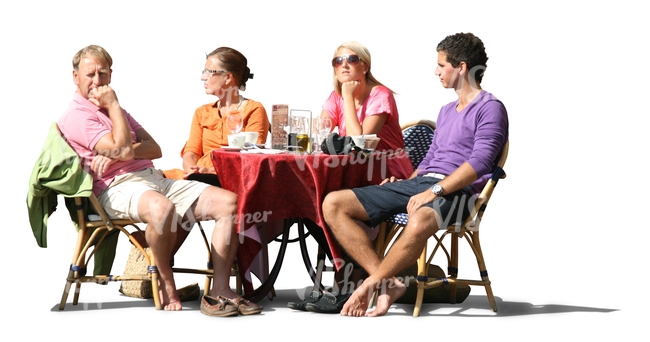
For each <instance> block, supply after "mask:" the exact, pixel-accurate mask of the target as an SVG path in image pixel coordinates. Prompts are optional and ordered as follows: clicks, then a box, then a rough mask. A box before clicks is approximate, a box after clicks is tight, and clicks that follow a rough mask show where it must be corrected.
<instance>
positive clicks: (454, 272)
mask: <svg viewBox="0 0 650 342" xmlns="http://www.w3.org/2000/svg"><path fill="white" fill-rule="evenodd" d="M450 238H451V263H450V264H449V265H448V267H447V273H448V274H449V278H451V279H456V278H458V233H455V232H454V233H452V234H451V237H450ZM449 304H456V283H455V282H453V281H452V282H450V283H449Z"/></svg>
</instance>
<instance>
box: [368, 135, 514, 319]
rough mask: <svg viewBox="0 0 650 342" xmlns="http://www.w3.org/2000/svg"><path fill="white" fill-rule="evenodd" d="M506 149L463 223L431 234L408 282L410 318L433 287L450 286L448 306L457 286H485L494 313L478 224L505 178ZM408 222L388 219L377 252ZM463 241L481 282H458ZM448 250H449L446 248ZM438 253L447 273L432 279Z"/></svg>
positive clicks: (403, 217)
mask: <svg viewBox="0 0 650 342" xmlns="http://www.w3.org/2000/svg"><path fill="white" fill-rule="evenodd" d="M508 149H509V142H506V145H505V147H504V149H503V151H502V152H501V156H500V157H499V161H498V163H497V166H495V168H494V170H493V172H492V176H491V178H490V179H489V181H488V183H487V184H486V185H485V187H484V188H483V190H482V191H481V193H480V194H479V196H478V198H477V200H476V203H475V204H474V208H473V210H472V211H471V212H470V215H469V217H468V218H467V219H466V220H465V221H464V222H462V223H456V224H454V225H449V226H448V227H447V229H443V230H440V231H439V232H438V233H436V234H434V235H433V238H434V239H435V245H434V247H433V249H432V251H431V253H430V254H427V245H425V246H424V249H423V250H422V253H421V254H420V257H419V258H418V260H417V268H418V274H417V277H415V280H413V281H411V282H410V283H409V284H407V285H413V284H414V283H415V284H417V294H416V300H415V307H414V310H413V317H418V316H419V315H420V311H421V308H422V302H423V298H424V290H426V289H430V288H434V287H437V286H441V285H448V286H449V303H450V304H455V303H456V287H457V286H459V285H475V286H483V287H485V291H486V293H487V298H488V302H489V304H490V308H491V309H492V311H494V312H496V311H497V305H496V301H495V299H494V294H493V293H492V287H491V282H490V279H489V278H488V273H487V268H486V266H485V259H484V258H483V251H482V248H481V243H480V240H479V225H480V223H481V221H482V219H483V214H484V213H485V209H486V208H487V205H488V202H489V201H490V198H491V197H492V193H493V191H494V188H495V187H496V185H497V183H498V181H499V179H502V178H505V177H506V173H505V171H504V170H503V167H504V165H505V163H506V159H507V158H508ZM407 223H408V215H407V214H398V215H395V216H394V217H392V218H390V219H389V220H388V221H387V222H386V226H385V227H382V228H383V229H384V230H383V231H380V234H382V238H383V239H384V240H383V241H385V243H384V242H382V244H381V245H378V246H377V251H378V253H379V254H380V255H385V252H386V251H387V249H388V247H389V246H390V242H391V241H393V240H394V239H397V238H399V233H400V232H401V231H402V230H403V229H404V228H405V227H406V225H407ZM446 237H449V238H450V239H449V240H450V241H449V242H448V243H447V244H445V241H446V240H445V238H446ZM463 237H464V238H465V241H467V243H468V244H469V247H470V248H471V250H472V252H473V253H474V257H475V258H476V262H477V264H478V270H479V273H480V280H471V279H459V278H458V271H459V269H458V259H459V251H458V247H459V246H458V245H459V242H458V241H459V238H463ZM447 247H449V248H447ZM438 250H441V251H443V252H444V255H445V257H446V260H447V265H448V268H447V273H448V276H447V277H446V278H434V277H429V275H428V271H429V265H430V264H431V261H432V260H433V257H434V256H435V255H436V252H437V251H438Z"/></svg>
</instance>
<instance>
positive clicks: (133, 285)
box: [120, 246, 153, 299]
mask: <svg viewBox="0 0 650 342" xmlns="http://www.w3.org/2000/svg"><path fill="white" fill-rule="evenodd" d="M145 251H146V252H147V253H148V254H149V256H150V257H151V253H150V252H149V248H145ZM147 266H148V265H147V260H146V259H145V257H144V255H142V253H141V252H140V250H139V249H137V248H136V247H135V246H131V251H130V252H129V258H128V259H127V261H126V267H125V268H124V275H125V276H132V275H145V274H147ZM120 292H121V293H122V294H124V295H125V296H129V297H134V298H145V299H149V298H153V294H152V292H151V280H149V279H145V280H128V281H123V282H122V283H121V285H120Z"/></svg>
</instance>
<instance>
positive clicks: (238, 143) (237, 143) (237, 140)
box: [228, 133, 246, 147]
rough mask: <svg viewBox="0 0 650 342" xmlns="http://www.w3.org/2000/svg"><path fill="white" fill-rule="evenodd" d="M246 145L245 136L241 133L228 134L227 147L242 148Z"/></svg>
mask: <svg viewBox="0 0 650 342" xmlns="http://www.w3.org/2000/svg"><path fill="white" fill-rule="evenodd" d="M245 143H246V135H245V134H242V133H237V134H228V146H230V147H243V146H244V144H245Z"/></svg>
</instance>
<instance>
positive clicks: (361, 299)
mask: <svg viewBox="0 0 650 342" xmlns="http://www.w3.org/2000/svg"><path fill="white" fill-rule="evenodd" d="M323 216H324V217H325V222H327V225H328V226H329V228H330V229H331V230H332V232H333V233H334V236H336V240H337V241H338V242H339V243H340V244H341V246H342V247H343V248H344V249H345V251H346V252H347V253H348V255H350V257H352V259H354V260H355V261H356V262H357V263H358V264H359V265H360V266H361V267H363V268H364V269H365V270H366V271H367V272H368V273H369V274H372V273H374V272H375V271H376V270H377V268H378V267H379V265H380V263H381V259H380V258H379V256H378V255H377V253H376V252H375V249H374V248H373V246H372V241H371V240H370V238H369V237H368V234H367V233H366V232H365V230H364V228H363V227H361V226H360V225H359V224H358V223H357V222H356V221H366V220H368V214H367V213H366V211H365V209H363V206H362V205H361V203H359V200H358V199H357V197H356V195H354V193H353V192H352V191H351V190H341V191H335V192H331V193H329V194H328V195H327V196H326V197H325V200H324V201H323ZM364 283H365V281H364ZM364 283H362V284H361V286H360V287H359V288H357V289H356V290H355V291H354V292H353V293H352V295H351V296H350V298H349V299H348V301H347V302H346V303H345V305H344V306H343V309H342V310H341V315H344V316H347V315H349V316H363V315H365V314H366V311H367V310H368V302H369V296H368V295H365V294H363V291H362V289H363V288H365V289H366V290H365V291H369V289H368V287H367V286H365V287H364V285H363V284H364ZM370 296H372V292H370Z"/></svg>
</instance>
